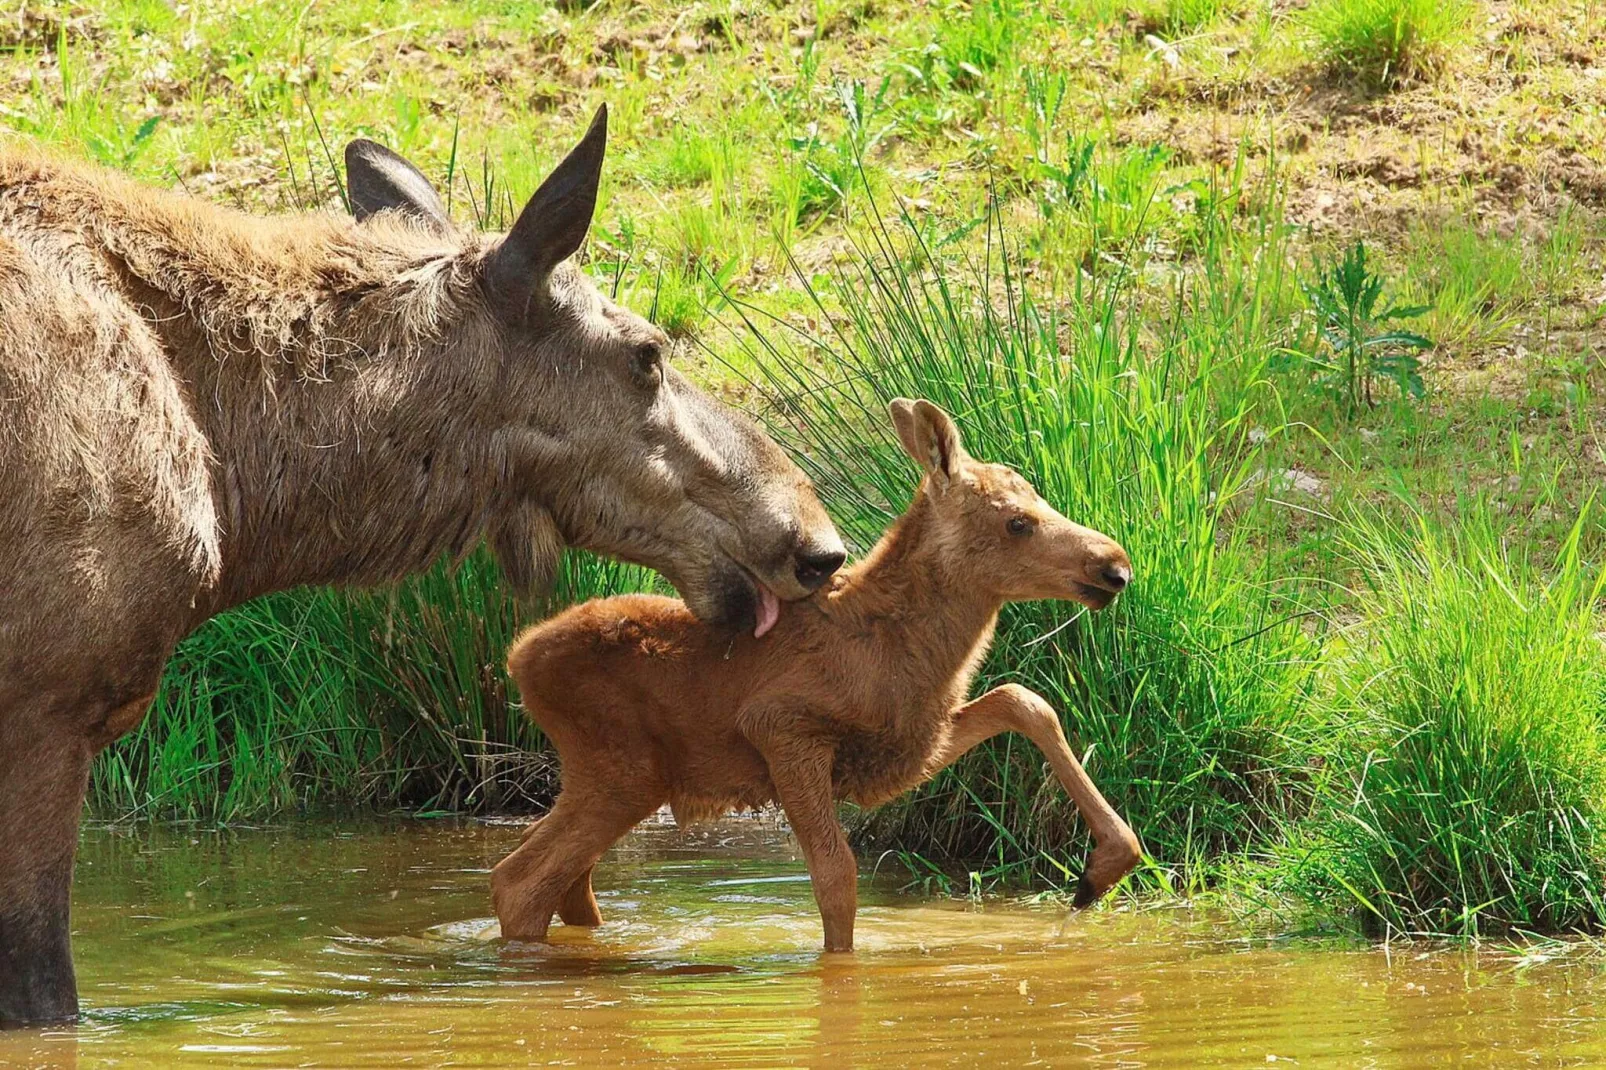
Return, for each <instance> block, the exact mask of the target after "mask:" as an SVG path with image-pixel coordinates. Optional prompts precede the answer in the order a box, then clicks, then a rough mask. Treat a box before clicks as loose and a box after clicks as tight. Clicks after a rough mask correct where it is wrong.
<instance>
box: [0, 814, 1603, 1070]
mask: <svg viewBox="0 0 1606 1070" xmlns="http://www.w3.org/2000/svg"><path fill="white" fill-rule="evenodd" d="M519 831H520V828H519V826H517V825H512V824H496V823H477V822H444V821H441V822H427V821H394V822H384V823H353V824H313V825H294V826H290V827H286V828H275V829H260V830H248V829H236V830H231V831H227V832H197V831H193V830H190V829H185V828H146V829H140V830H137V831H128V830H92V831H89V832H86V833H85V835H84V840H83V845H82V848H81V854H80V861H79V868H78V878H77V888H76V904H77V906H76V914H75V918H74V921H75V928H76V932H77V936H76V941H77V952H78V959H77V961H78V969H79V983H80V989H81V992H82V997H83V1003H84V1007H85V1010H86V1015H85V1020H84V1022H83V1024H81V1025H80V1026H78V1027H77V1028H76V1029H73V1030H53V1031H48V1032H42V1033H41V1032H36V1031H21V1032H10V1033H0V1065H5V1066H11V1065H19V1066H27V1065H37V1066H74V1065H76V1066H81V1067H101V1066H108V1067H109V1066H129V1067H138V1066H159V1067H185V1066H217V1065H234V1066H268V1067H284V1066H352V1067H362V1066H373V1067H398V1066H496V1065H518V1066H523V1065H541V1066H545V1065H561V1066H608V1067H612V1066H664V1065H684V1066H719V1067H770V1066H775V1067H782V1066H822V1067H823V1066H830V1067H851V1066H916V1065H918V1066H945V1065H951V1066H975V1065H977V1064H978V1063H983V1062H985V1063H988V1064H991V1065H992V1066H995V1067H999V1068H1002V1067H1006V1066H1007V1067H1016V1066H1073V1067H1080V1066H1098V1067H1106V1066H1108V1067H1160V1066H1178V1067H1183V1066H1185V1067H1213V1066H1232V1067H1245V1066H1265V1065H1268V1064H1277V1063H1282V1062H1284V1061H1285V1060H1286V1061H1288V1062H1290V1063H1293V1064H1297V1065H1301V1066H1335V1067H1336V1066H1342V1067H1423V1066H1446V1065H1458V1066H1491V1067H1493V1066H1501V1067H1504V1066H1516V1065H1538V1066H1564V1065H1579V1066H1590V1065H1606V1022H1603V1021H1602V1016H1603V1015H1606V972H1603V970H1602V968H1601V966H1600V959H1599V957H1598V956H1597V955H1594V954H1592V953H1586V952H1584V951H1583V950H1582V949H1568V948H1567V947H1565V946H1558V947H1556V948H1551V949H1548V950H1545V951H1542V952H1534V953H1530V954H1528V955H1526V956H1524V955H1517V954H1514V953H1512V952H1511V951H1509V950H1494V949H1484V950H1481V951H1476V950H1470V949H1466V948H1445V947H1427V946H1421V945H1416V946H1401V945H1395V946H1394V947H1392V948H1389V949H1386V950H1385V949H1381V948H1374V947H1368V946H1363V945H1358V944H1352V943H1342V942H1330V943H1326V944H1321V943H1313V942H1311V941H1303V940H1302V941H1295V940H1286V939H1284V940H1279V939H1267V938H1251V937H1249V936H1247V935H1246V929H1245V926H1244V924H1243V923H1242V922H1229V921H1226V920H1224V919H1220V918H1212V917H1211V916H1209V915H1205V914H1200V913H1190V912H1187V911H1181V910H1145V911H1118V910H1102V911H1095V912H1092V913H1086V914H1070V913H1068V912H1067V911H1066V910H1065V909H1064V908H1063V907H1060V906H1057V905H1054V904H1049V903H1040V902H1033V901H1032V900H1031V899H1029V898H1027V897H1022V898H1019V899H1003V900H998V899H994V900H988V901H986V902H985V903H983V904H981V905H979V906H978V905H973V904H969V903H964V902H956V901H950V900H933V899H924V898H919V897H912V896H902V895H899V894H898V893H897V891H896V888H897V881H896V879H878V880H869V879H866V880H865V881H864V882H863V883H862V885H861V899H862V901H863V902H862V906H861V910H860V915H859V924H858V934H857V935H858V944H859V950H858V951H857V952H856V953H855V954H854V955H852V956H829V957H824V956H821V955H820V954H819V953H818V951H817V948H818V946H819V940H820V929H819V921H818V918H817V916H816V915H815V912H814V904H813V900H812V898H811V897H810V895H809V889H808V883H807V878H806V875H805V873H804V870H803V867H802V865H801V863H800V862H799V861H798V859H797V857H796V855H795V854H794V852H793V851H792V849H791V848H790V845H789V843H788V841H787V840H786V838H785V837H784V836H783V835H782V834H781V833H780V832H779V831H777V830H776V829H775V828H774V827H773V826H771V825H765V824H762V823H755V822H735V823H730V824H726V825H721V826H717V827H714V828H712V829H707V830H702V831H697V832H692V833H681V832H678V831H676V830H674V829H673V827H672V826H656V827H646V828H644V829H642V830H640V831H638V832H637V833H635V834H633V835H632V837H631V838H630V839H628V840H627V841H625V842H624V843H623V844H621V846H620V847H619V848H618V849H617V850H616V851H615V852H614V853H613V854H611V855H610V856H609V858H608V859H607V860H606V861H605V862H604V864H603V865H602V866H600V867H599V869H598V871H597V881H596V884H597V888H598V898H599V901H600V902H601V905H602V910H603V914H604V916H605V917H606V919H607V922H606V924H605V925H604V926H603V927H602V928H601V929H599V930H596V931H595V932H588V931H585V930H575V929H568V930H565V929H562V928H560V927H555V928H554V933H555V940H556V941H557V942H556V943H555V945H553V946H550V947H531V946H512V945H508V944H505V943H502V942H500V941H498V940H496V939H494V936H495V923H494V921H492V920H490V919H488V918H487V914H488V913H489V891H488V885H487V880H488V877H487V874H488V871H489V868H490V867H491V866H492V865H493V864H494V863H495V862H496V861H497V860H498V859H499V858H501V857H502V855H504V854H505V853H506V852H507V851H508V850H510V849H511V848H512V847H513V845H514V844H515V843H516V842H517V840H518V836H519ZM861 868H867V867H861Z"/></svg>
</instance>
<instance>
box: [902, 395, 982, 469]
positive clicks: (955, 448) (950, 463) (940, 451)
mask: <svg viewBox="0 0 1606 1070" xmlns="http://www.w3.org/2000/svg"><path fill="white" fill-rule="evenodd" d="M887 408H888V410H889V411H890V412H891V413H892V426H893V428H895V429H896V430H897V432H898V441H899V442H901V443H902V444H903V449H904V452H905V453H907V454H909V456H910V457H911V458H913V459H914V462H915V463H916V464H918V465H919V466H920V467H922V468H924V469H925V470H926V471H927V472H929V473H931V474H932V475H934V476H936V477H937V478H938V479H939V480H941V481H942V482H944V483H946V482H947V481H948V480H950V479H952V478H954V477H955V476H957V475H958V474H959V462H960V460H962V459H963V458H964V456H965V445H964V443H963V442H962V441H961V440H960V438H959V427H958V426H957V425H956V424H955V423H954V421H953V418H952V417H950V416H949V415H948V414H947V413H945V412H943V411H942V410H941V409H939V408H937V406H935V405H933V404H932V403H931V402H929V401H910V400H909V399H908V398H894V399H893V400H892V403H891V404H890V405H888V406H887Z"/></svg>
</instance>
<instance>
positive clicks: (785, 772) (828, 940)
mask: <svg viewBox="0 0 1606 1070" xmlns="http://www.w3.org/2000/svg"><path fill="white" fill-rule="evenodd" d="M762 749H763V751H764V760H765V762H766V763H767V764H768V765H769V769H770V780H771V781H772V782H773V783H774V784H775V793H776V795H778V796H779V797H780V802H781V808H782V809H783V810H785V811H786V820H787V821H788V822H789V823H790V824H791V826H792V834H793V835H795V836H796V837H797V842H798V845H799V846H800V847H802V848H803V858H804V860H805V861H806V862H807V863H808V867H809V881H810V883H811V884H812V885H813V887H814V901H815V902H816V903H817V904H818V905H819V908H820V920H821V921H822V922H823V923H824V925H825V950H827V951H852V950H853V921H854V916H855V915H856V914H857V913H858V900H859V889H858V884H859V866H858V863H857V861H856V860H855V859H854V857H853V849H852V848H851V847H849V846H848V837H847V834H846V833H844V832H843V831H842V823H841V822H840V821H838V820H837V817H836V797H835V795H834V793H833V791H832V783H831V766H832V763H833V760H834V758H835V754H834V752H833V751H831V750H830V749H827V748H822V747H819V746H817V745H813V744H798V745H795V746H794V745H790V744H786V743H781V744H779V745H776V746H772V747H767V748H762Z"/></svg>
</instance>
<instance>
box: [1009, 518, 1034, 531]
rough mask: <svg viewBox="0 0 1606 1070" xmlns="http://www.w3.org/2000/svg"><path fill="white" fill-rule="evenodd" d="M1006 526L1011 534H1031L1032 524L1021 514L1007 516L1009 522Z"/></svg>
mask: <svg viewBox="0 0 1606 1070" xmlns="http://www.w3.org/2000/svg"><path fill="white" fill-rule="evenodd" d="M1006 526H1007V527H1008V528H1009V533H1010V534H1011V535H1029V534H1031V530H1032V527H1033V524H1032V522H1031V521H1030V520H1027V519H1026V518H1025V517H1023V516H1012V517H1010V518H1009V524H1008V525H1006Z"/></svg>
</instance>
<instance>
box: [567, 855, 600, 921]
mask: <svg viewBox="0 0 1606 1070" xmlns="http://www.w3.org/2000/svg"><path fill="white" fill-rule="evenodd" d="M596 868H597V867H596V866H587V867H586V871H585V872H584V873H582V874H580V876H579V877H577V878H575V881H574V883H573V884H571V885H569V890H568V891H566V892H564V893H563V902H561V903H559V904H558V917H560V918H562V919H563V924H565V925H580V926H583V927H586V928H595V927H596V926H598V925H601V924H602V910H601V909H600V908H599V907H598V906H597V895H596V893H595V892H594V891H592V889H591V871H592V870H594V869H596Z"/></svg>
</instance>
